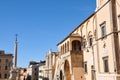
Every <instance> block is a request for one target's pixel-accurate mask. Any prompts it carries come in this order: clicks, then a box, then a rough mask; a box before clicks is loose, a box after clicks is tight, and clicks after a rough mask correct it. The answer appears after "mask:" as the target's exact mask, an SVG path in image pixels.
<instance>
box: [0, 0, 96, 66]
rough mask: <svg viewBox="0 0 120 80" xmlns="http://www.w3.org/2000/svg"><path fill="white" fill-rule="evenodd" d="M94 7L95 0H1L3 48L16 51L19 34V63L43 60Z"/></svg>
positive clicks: (1, 43) (1, 47) (0, 38)
mask: <svg viewBox="0 0 120 80" xmlns="http://www.w3.org/2000/svg"><path fill="white" fill-rule="evenodd" d="M95 6H96V2H95V0H0V50H5V52H6V53H12V54H14V42H15V34H16V33H17V34H18V41H19V44H18V45H19V46H18V66H19V67H27V66H28V63H29V61H32V60H34V61H40V60H44V59H45V55H46V54H47V53H48V50H49V49H52V50H53V51H57V46H56V45H57V43H59V42H60V41H61V40H63V39H64V38H65V37H66V36H67V35H68V34H69V33H70V32H71V31H73V30H74V29H75V28H76V27H77V26H78V25H79V24H80V23H81V22H82V21H84V20H85V19H86V18H87V17H88V16H90V15H91V14H92V13H93V12H94V10H95Z"/></svg>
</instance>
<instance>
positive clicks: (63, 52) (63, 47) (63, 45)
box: [63, 45, 65, 53]
mask: <svg viewBox="0 0 120 80" xmlns="http://www.w3.org/2000/svg"><path fill="white" fill-rule="evenodd" d="M64 52H65V48H64V45H63V53H64Z"/></svg>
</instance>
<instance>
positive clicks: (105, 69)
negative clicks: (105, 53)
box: [103, 57, 109, 72]
mask: <svg viewBox="0 0 120 80" xmlns="http://www.w3.org/2000/svg"><path fill="white" fill-rule="evenodd" d="M103 65H104V72H109V64H108V57H104V58H103Z"/></svg>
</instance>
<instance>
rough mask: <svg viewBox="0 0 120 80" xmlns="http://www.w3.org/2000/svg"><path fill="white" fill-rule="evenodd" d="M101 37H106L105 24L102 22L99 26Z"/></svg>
mask: <svg viewBox="0 0 120 80" xmlns="http://www.w3.org/2000/svg"><path fill="white" fill-rule="evenodd" d="M100 27H101V35H102V37H104V36H105V35H106V22H103V23H102V24H101V25H100Z"/></svg>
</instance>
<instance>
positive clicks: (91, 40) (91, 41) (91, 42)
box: [88, 36, 93, 46]
mask: <svg viewBox="0 0 120 80" xmlns="http://www.w3.org/2000/svg"><path fill="white" fill-rule="evenodd" d="M88 40H89V41H88V42H89V46H92V44H93V39H92V37H91V36H89V38H88Z"/></svg>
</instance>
